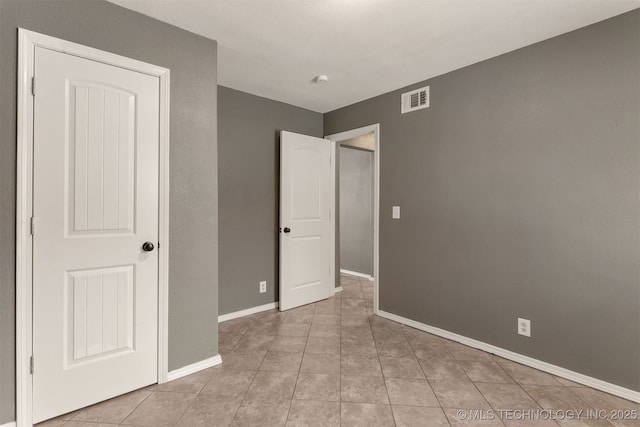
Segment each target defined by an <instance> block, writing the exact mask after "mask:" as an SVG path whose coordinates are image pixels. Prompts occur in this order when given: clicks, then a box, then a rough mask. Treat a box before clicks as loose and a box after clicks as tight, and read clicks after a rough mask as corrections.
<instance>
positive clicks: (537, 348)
mask: <svg viewBox="0 0 640 427" xmlns="http://www.w3.org/2000/svg"><path fill="white" fill-rule="evenodd" d="M639 76H640V11H638V10H635V11H632V12H629V13H626V14H624V15H620V16H618V17H615V18H612V19H609V20H606V21H603V22H600V23H597V24H595V25H592V26H589V27H585V28H583V29H579V30H577V31H574V32H571V33H567V34H565V35H562V36H559V37H556V38H553V39H549V40H546V41H543V42H541V43H538V44H535V45H532V46H529V47H526V48H523V49H520V50H517V51H514V52H511V53H508V54H506V55H502V56H499V57H496V58H493V59H490V60H487V61H484V62H481V63H478V64H475V65H472V66H469V67H466V68H463V69H460V70H457V71H454V72H451V73H448V74H445V75H442V76H440V77H436V78H434V79H431V80H429V81H427V82H422V83H418V84H416V85H413V86H411V87H408V88H405V89H403V90H399V91H395V92H392V93H388V94H385V95H381V96H379V97H376V98H373V99H370V100H367V101H363V102H360V103H358V104H354V105H352V106H349V107H346V108H342V109H339V110H336V111H333V112H330V113H327V114H326V115H325V129H324V130H325V133H327V134H332V133H335V132H340V131H344V130H348V129H353V128H356V127H360V126H364V125H368V124H371V123H380V138H381V139H380V153H381V170H380V180H381V183H380V185H381V190H380V192H381V193H380V199H381V200H380V267H379V268H380V277H379V280H380V308H381V309H382V310H384V311H387V312H391V313H395V314H398V315H400V316H404V317H407V318H410V319H413V320H416V321H419V322H423V323H426V324H429V325H433V326H436V327H439V328H442V329H446V330H449V331H452V332H455V333H458V334H461V335H464V336H467V337H471V338H474V339H478V340H480V341H484V342H487V343H491V344H494V345H497V346H499V347H502V348H506V349H509V350H512V351H515V352H517V353H521V354H524V355H527V356H531V357H534V358H537V359H540V360H544V361H546V362H550V363H552V364H555V365H559V366H562V367H565V368H568V369H571V370H574V371H577V372H580V373H583V374H586V375H590V376H593V377H596V378H599V379H602V380H605V381H609V382H612V383H615V384H619V385H621V386H624V387H627V388H630V389H633V390H637V391H640V286H639V278H640V264H639V263H640V222H639V219H640V200H639V195H640V182H639V180H638V176H640V127H639V126H638V118H639V117H640V80H639ZM425 83H427V84H429V85H430V86H431V107H430V108H428V109H426V110H419V111H417V112H412V113H409V114H405V115H401V114H400V111H399V110H400V93H401V92H404V91H405V90H408V89H413V88H417V87H420V86H422V85H424V84H425ZM393 205H400V206H401V207H402V219H400V220H399V221H396V220H392V219H391V206H393ZM517 317H524V318H527V319H530V320H531V322H532V336H531V338H525V337H521V336H518V335H517V334H516V318H517Z"/></svg>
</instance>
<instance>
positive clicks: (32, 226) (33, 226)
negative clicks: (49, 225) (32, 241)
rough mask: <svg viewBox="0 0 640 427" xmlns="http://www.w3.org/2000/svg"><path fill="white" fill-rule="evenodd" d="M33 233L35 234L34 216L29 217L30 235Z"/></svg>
mask: <svg viewBox="0 0 640 427" xmlns="http://www.w3.org/2000/svg"><path fill="white" fill-rule="evenodd" d="M34 234H36V218H35V217H33V216H32V217H31V235H32V236H33V235H34Z"/></svg>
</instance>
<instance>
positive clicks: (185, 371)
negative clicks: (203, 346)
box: [1, 354, 222, 427]
mask: <svg viewBox="0 0 640 427" xmlns="http://www.w3.org/2000/svg"><path fill="white" fill-rule="evenodd" d="M221 363H222V357H220V355H219V354H216V355H215V356H213V357H210V358H208V359H205V360H201V361H200V362H196V363H192V364H191V365H187V366H183V367H182V368H180V369H176V370H175V371H171V372H169V373H168V374H167V381H173V380H177V379H178V378H182V377H186V376H187V375H191V374H195V373H196V372H199V371H203V370H205V369H207V368H210V367H212V366H216V365H219V364H221ZM1 427H4V426H1Z"/></svg>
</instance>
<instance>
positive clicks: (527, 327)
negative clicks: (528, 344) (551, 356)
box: [518, 317, 531, 337]
mask: <svg viewBox="0 0 640 427" xmlns="http://www.w3.org/2000/svg"><path fill="white" fill-rule="evenodd" d="M518 335H524V336H525V337H531V321H530V320H527V319H521V318H519V317H518Z"/></svg>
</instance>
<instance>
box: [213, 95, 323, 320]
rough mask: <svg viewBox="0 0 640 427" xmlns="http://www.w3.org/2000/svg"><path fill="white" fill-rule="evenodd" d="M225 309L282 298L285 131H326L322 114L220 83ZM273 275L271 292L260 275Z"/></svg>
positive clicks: (269, 278) (319, 134)
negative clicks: (264, 289)
mask: <svg viewBox="0 0 640 427" xmlns="http://www.w3.org/2000/svg"><path fill="white" fill-rule="evenodd" d="M218 96H219V98H218V111H219V123H220V127H219V134H218V135H219V145H218V152H219V158H220V162H219V168H220V171H219V191H220V199H219V202H220V289H219V294H220V303H219V304H220V305H219V309H220V314H226V313H232V312H234V311H238V310H243V309H246V308H250V307H256V306H259V305H263V304H268V303H272V302H275V301H278V241H279V236H278V222H279V203H280V202H279V200H280V198H279V189H280V169H279V153H280V131H281V130H288V131H292V132H297V133H302V134H306V135H311V136H317V137H322V124H323V122H322V114H320V113H315V112H312V111H309V110H304V109H302V108H298V107H294V106H292V105H288V104H284V103H281V102H276V101H272V100H270V99H266V98H262V97H259V96H255V95H250V94H248V93H244V92H240V91H237V90H233V89H229V88H226V87H222V86H220V87H219V89H218ZM261 280H266V281H267V293H264V294H261V293H259V292H258V283H259V282H260V281H261Z"/></svg>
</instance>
